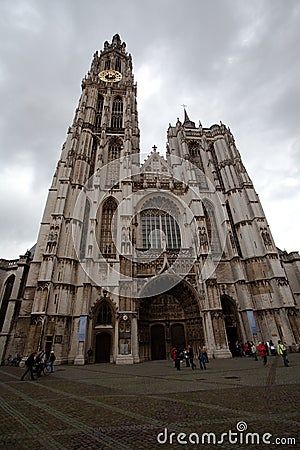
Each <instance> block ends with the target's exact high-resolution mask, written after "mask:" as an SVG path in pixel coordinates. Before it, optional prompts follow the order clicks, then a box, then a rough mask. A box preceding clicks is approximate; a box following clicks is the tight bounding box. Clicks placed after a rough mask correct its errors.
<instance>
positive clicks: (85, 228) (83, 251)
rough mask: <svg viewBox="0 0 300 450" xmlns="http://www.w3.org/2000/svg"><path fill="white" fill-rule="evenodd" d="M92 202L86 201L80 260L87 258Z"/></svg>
mask: <svg viewBox="0 0 300 450" xmlns="http://www.w3.org/2000/svg"><path fill="white" fill-rule="evenodd" d="M90 209H91V208H90V202H89V201H88V200H86V204H85V209H84V217H83V221H82V231H81V239H80V248H79V258H80V259H84V258H85V257H86V243H87V232H88V226H89V220H90Z"/></svg>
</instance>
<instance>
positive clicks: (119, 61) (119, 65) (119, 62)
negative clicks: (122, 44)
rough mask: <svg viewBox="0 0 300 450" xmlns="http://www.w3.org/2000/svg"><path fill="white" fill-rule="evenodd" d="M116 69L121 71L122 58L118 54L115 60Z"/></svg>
mask: <svg viewBox="0 0 300 450" xmlns="http://www.w3.org/2000/svg"><path fill="white" fill-rule="evenodd" d="M115 70H117V71H118V72H121V60H120V58H119V57H118V56H117V58H116V61H115Z"/></svg>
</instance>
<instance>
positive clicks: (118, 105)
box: [111, 95, 123, 128]
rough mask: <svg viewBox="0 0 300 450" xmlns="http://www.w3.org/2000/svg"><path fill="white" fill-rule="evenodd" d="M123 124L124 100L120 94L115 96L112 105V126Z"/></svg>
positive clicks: (116, 126)
mask: <svg viewBox="0 0 300 450" xmlns="http://www.w3.org/2000/svg"><path fill="white" fill-rule="evenodd" d="M122 124H123V101H122V98H121V97H120V96H119V95H118V96H117V97H115V99H114V101H113V105H112V114H111V127H112V128H122Z"/></svg>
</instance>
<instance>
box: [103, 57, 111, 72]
mask: <svg viewBox="0 0 300 450" xmlns="http://www.w3.org/2000/svg"><path fill="white" fill-rule="evenodd" d="M104 69H105V70H109V69H110V59H109V58H107V59H106V60H105V63H104Z"/></svg>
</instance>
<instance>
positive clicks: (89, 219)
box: [15, 34, 139, 364]
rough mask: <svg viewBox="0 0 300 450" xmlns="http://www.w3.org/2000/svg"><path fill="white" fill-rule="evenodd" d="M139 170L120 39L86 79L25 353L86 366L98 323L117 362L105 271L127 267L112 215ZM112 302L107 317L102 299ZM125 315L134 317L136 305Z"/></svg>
mask: <svg viewBox="0 0 300 450" xmlns="http://www.w3.org/2000/svg"><path fill="white" fill-rule="evenodd" d="M129 155H130V168H128V167H129V165H128V166H127V165H126V164H127V158H128V157H129ZM124 161H125V162H124ZM122 162H123V163H122ZM135 165H137V167H138V166H139V128H138V114H137V103H136V85H135V83H134V78H133V72H132V59H131V55H130V54H128V53H127V51H126V44H125V43H124V42H122V41H121V40H120V37H119V35H117V34H116V35H115V36H114V37H113V39H112V42H111V43H108V42H105V43H104V48H103V50H102V51H100V53H98V52H96V53H95V54H94V56H93V60H92V64H91V68H90V70H89V72H88V74H87V75H86V77H85V78H84V79H83V81H82V94H81V97H80V100H79V104H78V108H77V109H76V112H75V117H74V121H73V124H72V126H71V127H70V128H69V130H68V136H67V140H66V142H65V143H64V145H63V148H62V152H61V158H60V160H59V162H58V165H57V169H56V172H55V174H54V177H53V182H52V186H51V188H50V190H49V195H48V200H47V203H46V207H45V211H44V215H43V218H42V223H41V228H40V232H39V236H38V241H37V246H36V251H35V254H34V259H33V261H32V263H31V268H30V273H29V277H28V281H27V286H26V290H25V295H24V300H23V303H22V307H21V311H20V317H19V321H18V327H17V328H18V329H17V332H16V334H15V341H16V340H17V341H18V340H20V345H21V342H22V341H24V338H25V336H26V346H25V352H26V351H29V350H30V349H33V348H41V347H43V348H44V347H46V348H53V347H55V351H56V354H57V357H58V360H59V361H61V362H68V361H72V362H73V361H75V362H76V363H79V364H80V363H83V362H84V357H85V354H86V348H87V347H92V346H94V347H95V345H96V344H95V343H93V342H92V339H93V338H94V336H93V335H92V333H91V327H92V326H94V327H95V328H96V327H98V329H101V330H102V331H103V330H104V331H105V330H106V332H105V333H104V332H103V333H102V335H101V339H100V340H101V342H98V344H97V345H98V347H99V346H100V348H104V350H103V353H101V352H100V353H101V354H100V355H98V359H99V360H110V359H111V355H114V359H116V356H115V355H118V353H119V352H118V349H113V348H112V346H113V345H116V340H115V336H114V332H112V330H114V329H115V320H116V308H118V309H120V308H119V306H120V305H119V301H118V300H117V301H115V302H113V301H112V298H111V294H110V292H109V291H113V290H114V289H115V288H118V280H113V281H111V280H110V281H108V282H107V278H108V277H109V274H108V273H107V272H108V271H110V270H111V271H113V270H114V266H115V265H116V264H117V265H119V264H120V263H119V258H117V249H116V246H117V244H116V240H115V239H114V236H113V233H112V231H111V228H112V227H111V226H112V221H114V222H113V224H114V226H115V227H116V229H122V224H121V223H120V222H119V221H116V217H115V214H114V213H115V210H116V209H117V206H118V203H119V202H120V200H122V198H123V195H125V194H124V192H125V191H126V197H128V196H130V190H131V185H130V182H128V181H126V177H127V178H128V175H130V173H131V171H132V166H133V167H134V166H135ZM103 167H105V168H106V169H105V170H104V171H103V170H101V169H102V168H103ZM122 179H125V181H124V182H122V181H121V180H122ZM100 203H101V208H99V205H100ZM128 208H130V206H129V205H128ZM129 212H130V211H129ZM130 214H131V212H130ZM121 221H122V222H123V234H125V235H126V233H127V235H128V233H129V232H128V223H127V222H128V220H127V216H126V211H122V219H121ZM125 239H126V237H125ZM99 258H100V262H99ZM94 259H95V260H97V261H98V265H97V267H96V270H97V273H94V272H93V271H94V267H93V260H94ZM116 261H117V262H116ZM99 280H101V284H102V286H106V288H108V289H107V290H106V289H102V287H101V284H100V283H99ZM109 283H111V285H110V286H108V284H109ZM114 283H115V284H116V286H112V284H114ZM116 295H117V298H118V297H119V296H118V292H117V293H116ZM104 299H105V301H103V302H101V301H100V303H102V304H101V308H100V310H99V307H98V306H99V305H98V303H99V300H104ZM96 304H97V308H96V309H97V311H96V310H95V308H94V307H95V305H96ZM124 308H125V306H124ZM126 308H127V309H129V310H131V305H127V306H126ZM95 315H96V317H95ZM127 317H128V316H126V317H125V318H127ZM130 321H131V320H130ZM125 334H126V333H125ZM102 341H103V342H102ZM102 344H103V345H102ZM129 347H130V346H129ZM107 349H108V350H107ZM126 353H127V354H128V352H126ZM130 354H131V360H133V357H132V352H131V351H130ZM126 358H127V356H126ZM126 358H125V359H126ZM129 359H130V358H129Z"/></svg>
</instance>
